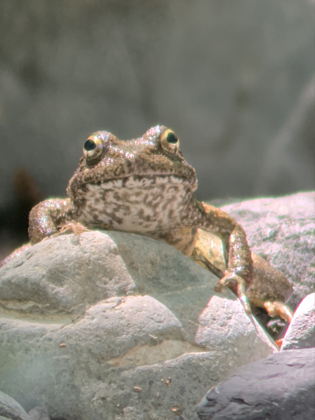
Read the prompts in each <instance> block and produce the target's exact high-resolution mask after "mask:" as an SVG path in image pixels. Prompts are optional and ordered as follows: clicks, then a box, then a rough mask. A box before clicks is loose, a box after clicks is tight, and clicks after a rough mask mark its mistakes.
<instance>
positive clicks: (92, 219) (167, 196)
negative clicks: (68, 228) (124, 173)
mask: <svg viewBox="0 0 315 420" xmlns="http://www.w3.org/2000/svg"><path fill="white" fill-rule="evenodd" d="M166 180H167V179H166ZM146 181H147V182H149V181H148V180H146ZM126 185H127V186H126V187H120V188H108V185H101V186H99V185H89V186H88V190H87V191H86V192H85V197H84V198H85V203H86V204H85V206H84V207H83V208H81V211H80V215H79V221H80V222H81V223H83V224H85V225H86V226H88V227H101V226H102V225H107V226H109V227H111V228H113V229H115V230H121V231H127V232H136V233H146V234H148V233H149V232H158V231H161V230H167V229H169V228H170V227H174V226H179V225H180V224H181V214H182V212H181V211H180V210H183V209H185V208H186V207H187V205H188V203H189V201H190V199H191V193H190V192H189V190H188V191H187V186H186V188H184V186H183V185H181V184H174V183H167V182H165V183H164V184H161V185H152V184H149V185H145V183H144V185H142V186H141V188H139V187H138V186H137V187H129V188H128V183H127V184H126Z"/></svg>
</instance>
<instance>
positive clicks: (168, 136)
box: [161, 129, 179, 152]
mask: <svg viewBox="0 0 315 420" xmlns="http://www.w3.org/2000/svg"><path fill="white" fill-rule="evenodd" d="M161 145H162V147H163V149H165V150H167V151H173V152H176V151H177V149H178V146H179V139H178V137H177V135H176V134H175V133H174V131H172V130H169V129H167V130H165V131H164V132H163V133H162V135H161Z"/></svg>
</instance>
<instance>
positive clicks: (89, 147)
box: [84, 140, 96, 152]
mask: <svg viewBox="0 0 315 420" xmlns="http://www.w3.org/2000/svg"><path fill="white" fill-rule="evenodd" d="M95 147H96V144H95V142H94V141H93V140H87V141H86V142H85V143H84V150H86V151H87V152H89V151H90V150H93V149H95Z"/></svg>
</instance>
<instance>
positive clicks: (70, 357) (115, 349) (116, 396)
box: [0, 232, 277, 420]
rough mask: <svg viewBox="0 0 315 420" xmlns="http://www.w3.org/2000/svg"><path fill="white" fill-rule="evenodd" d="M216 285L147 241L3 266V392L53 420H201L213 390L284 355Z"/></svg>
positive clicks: (70, 244) (101, 237)
mask: <svg viewBox="0 0 315 420" xmlns="http://www.w3.org/2000/svg"><path fill="white" fill-rule="evenodd" d="M216 282H217V278H215V277H214V276H213V275H212V274H211V273H210V272H208V271H207V270H205V269H203V268H202V267H200V266H199V265H198V264H196V263H195V262H193V261H191V260H189V259H188V258H186V257H185V256H184V255H182V254H181V253H179V252H178V251H176V250H175V249H174V248H172V247H170V246H168V245H166V244H162V243H160V242H157V241H154V240H153V239H150V238H145V237H141V236H138V235H130V234H126V233H121V232H108V233H106V234H105V233H102V232H86V233H83V234H82V235H80V238H78V237H76V236H74V235H64V236H59V237H57V238H54V239H50V240H46V241H43V242H41V243H39V244H37V245H35V246H34V247H32V248H31V249H29V250H28V251H26V252H25V253H24V254H22V255H21V256H20V257H19V258H17V259H16V260H12V261H10V262H9V263H8V264H6V265H5V266H4V267H2V268H1V269H0V304H1V312H0V315H1V318H0V328H1V334H0V387H1V388H2V389H3V390H4V391H5V392H7V393H9V394H10V395H13V396H17V395H19V396H21V398H19V400H20V401H21V403H22V404H23V405H24V407H26V408H27V409H28V410H30V409H31V408H32V407H34V405H39V406H45V407H47V409H48V413H49V416H50V417H51V418H54V417H61V416H63V417H65V418H66V419H67V420H74V419H89V420H101V419H104V413H106V419H107V420H112V419H113V420H114V419H115V420H117V419H132V420H138V419H139V420H140V419H144V420H146V419H155V418H156V419H160V418H165V419H168V418H172V416H174V414H173V413H172V409H173V410H174V407H176V406H178V407H179V409H178V410H180V411H181V412H183V416H184V417H185V416H186V417H189V416H191V415H192V413H193V407H194V405H195V404H196V403H197V401H198V400H199V398H200V395H202V394H204V392H205V391H206V389H207V388H208V387H209V386H211V384H215V383H217V382H218V381H220V379H222V378H223V377H225V376H226V375H228V374H229V373H230V372H231V370H232V369H233V368H235V367H238V366H241V365H243V364H244V363H247V362H249V361H255V360H258V359H261V358H264V357H266V356H268V355H270V354H272V353H273V352H276V351H277V349H276V347H275V346H274V344H273V343H272V341H271V340H270V339H269V338H268V337H267V335H266V334H265V333H264V332H263V331H262V329H261V328H260V326H259V324H258V323H257V322H256V321H255V319H254V318H253V317H248V316H247V315H246V314H245V312H244V310H243V307H242V305H241V304H240V302H239V301H238V300H237V299H235V296H234V295H233V294H232V292H230V291H229V290H225V291H224V293H222V294H216V293H215V292H214V285H215V284H216ZM168 378H171V380H168ZM176 410H177V409H176ZM178 412H179V411H178Z"/></svg>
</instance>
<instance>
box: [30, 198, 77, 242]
mask: <svg viewBox="0 0 315 420" xmlns="http://www.w3.org/2000/svg"><path fill="white" fill-rule="evenodd" d="M73 220H74V209H73V206H72V204H71V201H70V199H69V198H68V199H64V200H62V199H58V198H54V199H49V200H45V201H42V202H41V203H39V204H37V205H36V206H35V207H33V208H32V210H31V212H30V215H29V228H28V235H29V239H30V243H31V244H32V245H33V244H36V243H37V242H40V241H41V240H42V239H44V238H47V237H49V236H52V235H54V234H56V233H58V232H59V231H60V228H63V230H66V227H67V224H71V222H72V221H73ZM69 228H70V229H71V227H70V226H69Z"/></svg>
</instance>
